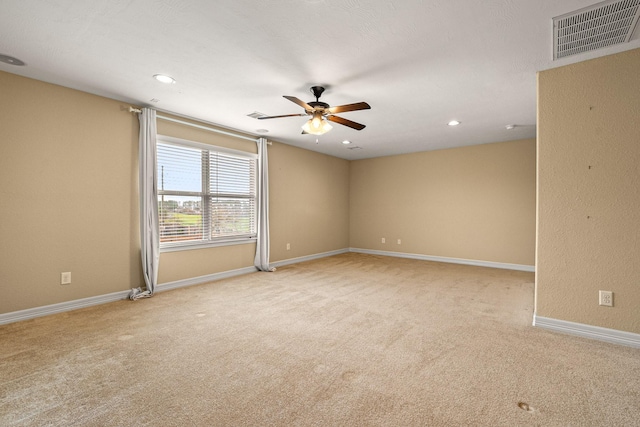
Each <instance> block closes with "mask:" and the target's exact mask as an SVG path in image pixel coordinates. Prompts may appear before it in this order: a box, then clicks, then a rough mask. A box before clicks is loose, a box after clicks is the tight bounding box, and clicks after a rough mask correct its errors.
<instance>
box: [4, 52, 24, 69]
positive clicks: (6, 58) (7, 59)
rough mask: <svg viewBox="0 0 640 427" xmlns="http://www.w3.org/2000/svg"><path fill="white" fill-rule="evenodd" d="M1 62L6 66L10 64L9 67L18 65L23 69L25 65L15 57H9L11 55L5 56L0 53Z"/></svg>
mask: <svg viewBox="0 0 640 427" xmlns="http://www.w3.org/2000/svg"><path fill="white" fill-rule="evenodd" d="M0 62H4V63H5V64H9V65H17V66H18V67H22V66H23V65H25V64H24V62H22V61H21V60H19V59H18V58H14V57H13V56H9V55H3V54H1V53H0Z"/></svg>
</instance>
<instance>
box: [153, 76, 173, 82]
mask: <svg viewBox="0 0 640 427" xmlns="http://www.w3.org/2000/svg"><path fill="white" fill-rule="evenodd" d="M153 78H154V79H156V80H157V81H159V82H161V83H167V84H171V83H175V82H176V80H175V79H174V78H173V77H170V76H165V75H164V74H154V75H153Z"/></svg>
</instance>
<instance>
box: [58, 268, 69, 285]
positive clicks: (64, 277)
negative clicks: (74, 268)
mask: <svg viewBox="0 0 640 427" xmlns="http://www.w3.org/2000/svg"><path fill="white" fill-rule="evenodd" d="M70 283H71V272H70V271H67V272H65V273H60V284H61V285H69V284H70Z"/></svg>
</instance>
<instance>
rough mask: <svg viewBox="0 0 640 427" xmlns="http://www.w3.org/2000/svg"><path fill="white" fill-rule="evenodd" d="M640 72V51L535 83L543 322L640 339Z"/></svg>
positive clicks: (538, 293) (556, 71)
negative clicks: (604, 298)
mask: <svg viewBox="0 0 640 427" xmlns="http://www.w3.org/2000/svg"><path fill="white" fill-rule="evenodd" d="M639 70H640V49H636V50H632V51H628V52H624V53H621V54H617V55H612V56H607V57H603V58H599V59H595V60H591V61H587V62H581V63H578V64H574V65H569V66H566V67H562V68H557V69H553V70H549V71H544V72H541V73H539V75H538V164H539V168H538V238H537V274H536V314H537V315H538V316H542V317H549V318H554V319H560V320H568V321H572V322H579V323H584V324H589V325H595V326H602V327H607V328H613V329H618V330H623V331H628V332H634V333H640V77H639ZM601 289H602V290H609V291H613V292H614V307H612V308H610V307H601V306H598V290H601Z"/></svg>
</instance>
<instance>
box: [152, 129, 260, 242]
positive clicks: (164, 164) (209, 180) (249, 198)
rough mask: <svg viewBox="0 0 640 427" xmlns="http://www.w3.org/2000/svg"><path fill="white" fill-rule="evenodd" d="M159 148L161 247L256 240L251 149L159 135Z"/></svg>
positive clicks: (254, 173)
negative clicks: (249, 150) (236, 148)
mask: <svg viewBox="0 0 640 427" xmlns="http://www.w3.org/2000/svg"><path fill="white" fill-rule="evenodd" d="M157 148H158V150H157V153H158V154H157V156H158V162H157V164H158V213H159V222H160V247H161V248H165V249H166V248H185V247H188V246H196V245H198V246H199V245H217V244H230V243H243V242H246V241H251V240H255V238H256V177H257V174H256V166H257V160H256V158H257V156H256V155H255V154H252V153H245V152H242V151H235V150H229V149H225V148H220V147H213V146H209V145H205V144H200V143H197V142H193V141H185V140H178V139H176V138H169V137H165V136H160V135H158V145H157Z"/></svg>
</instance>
